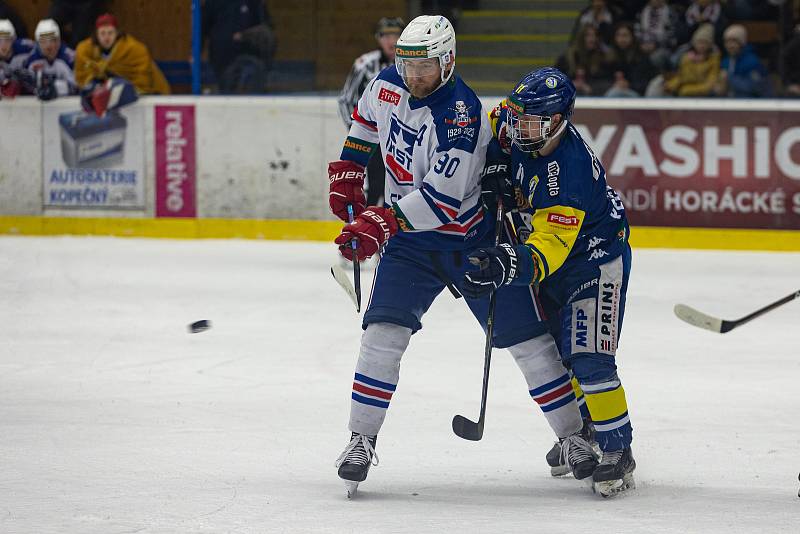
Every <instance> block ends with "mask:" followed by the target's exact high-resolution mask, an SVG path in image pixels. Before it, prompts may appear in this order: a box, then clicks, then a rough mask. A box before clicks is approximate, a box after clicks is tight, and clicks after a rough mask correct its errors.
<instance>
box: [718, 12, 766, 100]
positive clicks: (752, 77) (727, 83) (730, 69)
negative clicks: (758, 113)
mask: <svg viewBox="0 0 800 534" xmlns="http://www.w3.org/2000/svg"><path fill="white" fill-rule="evenodd" d="M723 42H724V43H725V52H726V54H725V57H724V58H722V64H721V66H720V67H721V68H720V72H719V79H718V80H717V85H716V87H715V88H714V92H715V93H716V94H717V95H718V96H730V97H736V98H755V97H760V96H766V95H767V94H768V93H769V92H770V91H769V79H768V78H767V69H766V68H765V67H764V65H763V64H762V63H761V60H760V59H758V56H757V55H756V54H755V52H753V49H752V47H750V45H748V44H747V29H746V28H745V27H744V26H742V25H741V24H731V25H730V26H728V27H727V28H726V29H725V33H724V34H723Z"/></svg>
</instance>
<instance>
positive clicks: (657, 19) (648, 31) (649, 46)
mask: <svg viewBox="0 0 800 534" xmlns="http://www.w3.org/2000/svg"><path fill="white" fill-rule="evenodd" d="M680 26H681V22H680V17H679V15H678V12H677V11H676V10H675V8H674V7H672V6H670V5H668V4H667V1H666V0H649V2H647V5H646V6H645V7H644V9H642V12H641V14H640V15H639V20H638V23H637V25H636V37H637V38H638V40H639V45H640V46H641V49H642V51H643V52H644V53H645V54H647V55H648V56H649V57H650V62H651V63H652V64H653V65H655V66H656V67H658V68H659V69H666V68H668V67H669V66H670V65H669V57H670V55H671V53H672V49H673V47H675V45H676V44H678V32H679V28H680Z"/></svg>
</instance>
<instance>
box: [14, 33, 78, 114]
mask: <svg viewBox="0 0 800 534" xmlns="http://www.w3.org/2000/svg"><path fill="white" fill-rule="evenodd" d="M35 36H36V48H35V49H34V50H33V52H31V53H30V54H28V55H27V56H25V57H24V58H23V61H21V63H20V65H19V67H20V70H21V71H23V72H27V74H28V77H27V78H25V79H24V80H23V83H22V85H23V92H25V93H31V94H35V95H36V96H38V97H39V98H40V99H42V100H52V99H53V98H56V97H59V96H66V95H74V94H77V93H78V87H77V85H76V84H75V75H74V73H73V67H74V65H75V51H74V50H72V49H71V48H69V47H68V46H67V45H65V44H64V43H62V42H61V29H60V28H59V27H58V24H56V21H54V20H53V19H44V20H41V21H39V24H38V25H37V26H36V32H35ZM15 66H16V62H15Z"/></svg>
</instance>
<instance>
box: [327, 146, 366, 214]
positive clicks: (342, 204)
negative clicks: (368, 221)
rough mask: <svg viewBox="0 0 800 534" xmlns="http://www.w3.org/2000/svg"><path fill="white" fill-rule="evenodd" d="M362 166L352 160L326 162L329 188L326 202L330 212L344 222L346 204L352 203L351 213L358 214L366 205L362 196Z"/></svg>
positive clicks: (363, 174)
mask: <svg viewBox="0 0 800 534" xmlns="http://www.w3.org/2000/svg"><path fill="white" fill-rule="evenodd" d="M364 176H365V172H364V167H362V166H361V165H359V164H358V163H354V162H352V161H341V160H340V161H332V162H330V163H328V180H330V190H329V193H328V204H330V206H331V212H333V214H334V215H336V216H337V217H339V218H340V219H341V220H343V221H344V222H348V221H349V220H350V219H349V218H348V217H347V205H348V204H352V205H353V215H358V214H359V213H361V212H362V211H364V208H365V207H366V206H367V199H366V198H365V197H364Z"/></svg>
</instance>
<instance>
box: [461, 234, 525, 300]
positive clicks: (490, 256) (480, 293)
mask: <svg viewBox="0 0 800 534" xmlns="http://www.w3.org/2000/svg"><path fill="white" fill-rule="evenodd" d="M469 262H470V263H471V264H473V265H477V266H478V269H479V270H477V271H468V272H467V273H466V274H465V275H464V280H463V283H462V285H461V293H462V294H463V295H464V296H465V297H467V298H471V299H477V298H481V297H485V296H486V295H488V294H490V293H491V292H492V291H494V290H496V289H497V288H499V287H500V286H501V285H508V284H510V283H511V282H513V281H514V279H515V278H516V277H517V276H518V274H519V269H518V268H517V266H518V265H519V264H518V262H517V251H516V249H515V248H514V247H513V246H511V245H508V244H505V243H504V244H502V245H500V246H499V247H491V248H479V249H478V250H476V251H475V252H473V253H472V254H471V255H470V256H469Z"/></svg>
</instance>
